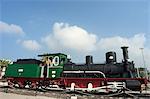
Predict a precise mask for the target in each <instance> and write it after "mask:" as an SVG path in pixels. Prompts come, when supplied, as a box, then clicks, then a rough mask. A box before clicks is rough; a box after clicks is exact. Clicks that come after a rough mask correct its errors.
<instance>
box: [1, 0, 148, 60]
mask: <svg viewBox="0 0 150 99" xmlns="http://www.w3.org/2000/svg"><path fill="white" fill-rule="evenodd" d="M0 2H1V3H0V4H1V5H0V12H1V13H0V14H1V15H0V21H1V22H2V23H5V25H6V24H7V28H8V27H9V26H10V27H11V24H13V25H15V26H18V27H19V28H20V29H21V30H22V31H21V30H20V32H21V33H20V34H19V33H15V32H14V31H13V32H14V33H12V31H11V30H13V29H12V28H11V30H10V31H9V32H11V33H8V31H7V32H6V31H4V30H2V31H1V32H2V33H1V34H0V44H1V45H0V58H10V59H13V60H15V59H17V58H29V57H31V58H35V57H36V55H37V54H39V53H43V52H50V53H51V52H56V51H60V52H65V53H69V54H71V55H72V56H73V58H74V60H76V61H79V60H80V58H79V55H81V57H82V58H83V57H84V55H85V54H93V55H94V56H95V57H98V56H100V55H104V53H105V52H106V51H107V49H110V50H116V51H118V50H117V49H119V46H123V44H124V43H122V41H123V40H125V41H126V42H128V43H125V44H127V45H129V46H131V47H132V45H134V47H133V48H132V50H134V49H135V48H138V47H144V48H146V52H149V51H150V50H149V49H150V45H149V41H150V35H149V33H150V28H149V27H150V1H149V0H1V1H0ZM61 23H62V24H63V25H62V24H61ZM56 24H57V26H55V25H56ZM67 25H69V26H67ZM61 26H62V27H61ZM54 28H61V29H60V30H59V31H58V32H56V31H54ZM72 30H73V32H71V33H74V31H79V35H80V32H83V31H82V30H84V31H86V33H85V34H86V35H87V38H88V39H90V40H91V41H88V40H87V38H85V41H83V42H84V43H83V44H85V45H86V44H87V43H88V44H89V42H90V44H91V45H88V44H87V46H93V47H92V49H91V50H90V51H89V50H86V51H83V50H84V47H83V49H79V48H75V47H73V46H72V45H69V44H75V45H74V46H78V47H81V46H83V45H80V43H79V42H77V43H76V41H80V40H81V39H79V40H72V41H71V42H73V43H69V42H68V41H69V40H70V39H68V38H67V39H68V40H66V41H65V40H64V39H61V38H60V39H61V40H59V37H56V35H57V34H58V35H57V36H61V34H60V33H63V31H65V32H68V31H69V32H70V31H72ZM82 34H84V33H81V35H82ZM90 34H92V35H94V37H93V36H92V35H90ZM64 35H66V34H65V33H64V34H63V35H62V36H63V37H64V38H66V37H68V36H64ZM73 35H74V36H75V37H76V34H75V33H74V34H73ZM46 37H47V40H46ZM48 37H49V38H48ZM63 37H62V38H63ZM140 37H141V38H143V39H141V38H140ZM79 38H80V36H79ZM81 38H82V37H81ZM43 39H45V40H43ZM52 39H53V40H55V41H52ZM73 39H74V38H73ZM83 39H84V38H83ZM107 39H108V41H111V40H112V42H111V44H110V43H109V44H107V43H108V42H107ZM109 39H110V40H109ZM116 39H117V40H116ZM120 39H121V42H120V43H118V44H116V43H117V42H116V41H120ZM132 40H137V41H141V42H142V43H141V42H140V43H141V44H139V45H135V41H134V43H133V42H132ZM56 41H57V42H56ZM49 42H53V44H55V45H58V46H60V47H61V48H59V47H58V46H52V45H48V44H49ZM58 42H61V43H59V44H58ZM62 42H63V43H62ZM66 42H68V43H69V44H68V43H66ZM81 42H82V41H81ZM91 42H92V43H91ZM104 42H106V43H104ZM123 42H124V41H123ZM130 43H131V45H130ZM132 43H133V44H132ZM26 44H29V45H30V44H31V46H26ZM32 44H33V46H32ZM100 44H102V45H105V44H106V45H107V46H104V47H107V48H101V47H100V46H101V45H100ZM121 44H122V45H121ZM108 45H109V46H108ZM110 45H111V46H110ZM112 45H114V46H112ZM116 45H118V46H116ZM87 46H85V48H86V49H89V48H88V47H87ZM32 47H36V48H33V49H32ZM51 47H54V48H51ZM81 50H82V51H81ZM119 50H120V49H119ZM131 52H132V51H131ZM97 53H100V54H99V55H97ZM136 56H139V55H136V53H135V55H133V56H132V57H133V58H135V57H136ZM147 57H150V56H147ZM98 58H100V57H98ZM98 58H97V60H100V59H98ZM135 59H136V58H135ZM82 60H83V59H82ZM103 60H104V59H103Z"/></svg>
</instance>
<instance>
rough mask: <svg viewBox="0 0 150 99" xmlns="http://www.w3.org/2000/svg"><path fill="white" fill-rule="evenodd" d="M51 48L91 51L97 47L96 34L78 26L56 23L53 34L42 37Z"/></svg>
mask: <svg viewBox="0 0 150 99" xmlns="http://www.w3.org/2000/svg"><path fill="white" fill-rule="evenodd" d="M42 41H44V42H45V43H46V44H47V45H48V46H49V48H60V47H63V48H66V49H72V50H77V51H81V52H82V51H91V50H94V49H95V46H94V45H95V43H96V35H94V34H92V33H88V32H87V31H86V30H84V29H82V28H80V27H78V26H69V25H68V24H64V23H55V24H54V26H53V34H50V35H48V36H46V37H44V38H42Z"/></svg>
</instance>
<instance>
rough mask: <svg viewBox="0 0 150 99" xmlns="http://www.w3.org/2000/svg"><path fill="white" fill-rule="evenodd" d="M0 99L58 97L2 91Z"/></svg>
mask: <svg viewBox="0 0 150 99" xmlns="http://www.w3.org/2000/svg"><path fill="white" fill-rule="evenodd" d="M0 99H56V98H52V97H45V96H27V95H20V94H13V93H4V92H0Z"/></svg>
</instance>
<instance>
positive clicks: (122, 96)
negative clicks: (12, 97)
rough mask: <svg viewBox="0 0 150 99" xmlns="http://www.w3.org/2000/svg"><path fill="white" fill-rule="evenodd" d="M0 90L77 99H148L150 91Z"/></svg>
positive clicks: (2, 89)
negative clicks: (76, 98) (75, 97)
mask: <svg viewBox="0 0 150 99" xmlns="http://www.w3.org/2000/svg"><path fill="white" fill-rule="evenodd" d="M0 92H5V93H14V94H21V95H29V96H46V97H54V98H59V99H70V98H71V97H72V96H77V97H78V99H85V98H86V99H95V98H96V99H102V98H104V99H112V98H115V99H116V98H119V99H126V98H128V99H133V98H134V99H150V93H149V94H145V93H134V92H132V93H131V92H130V93H129V92H125V93H123V92H122V93H112V94H104V93H103V94H102V93H101V94H98V93H97V94H93V93H84V92H81V91H74V92H67V91H65V90H63V91H62V90H60V91H58V90H49V89H28V88H26V89H20V88H10V87H6V86H5V87H0Z"/></svg>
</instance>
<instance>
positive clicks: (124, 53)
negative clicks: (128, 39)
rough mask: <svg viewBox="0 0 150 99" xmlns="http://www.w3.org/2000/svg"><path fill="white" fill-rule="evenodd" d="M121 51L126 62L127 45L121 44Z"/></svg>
mask: <svg viewBox="0 0 150 99" xmlns="http://www.w3.org/2000/svg"><path fill="white" fill-rule="evenodd" d="M121 49H122V51H123V58H124V61H125V62H128V59H129V56H128V47H127V46H123V47H121Z"/></svg>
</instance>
